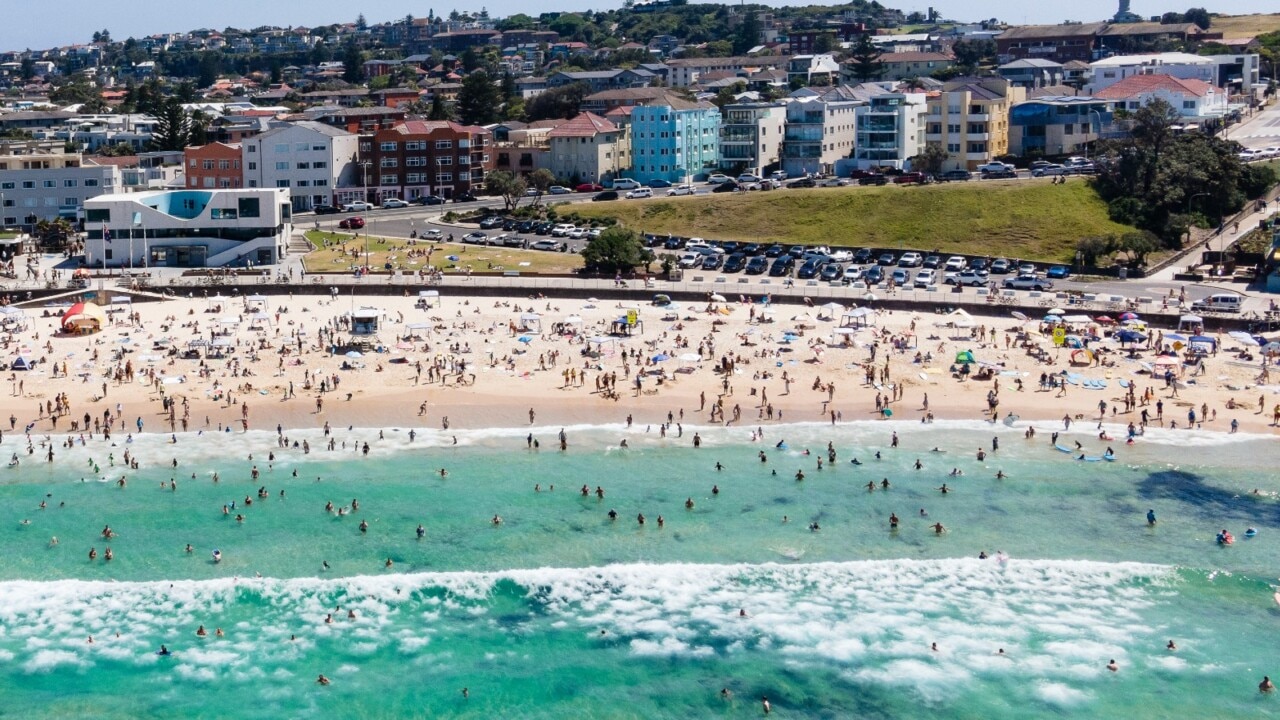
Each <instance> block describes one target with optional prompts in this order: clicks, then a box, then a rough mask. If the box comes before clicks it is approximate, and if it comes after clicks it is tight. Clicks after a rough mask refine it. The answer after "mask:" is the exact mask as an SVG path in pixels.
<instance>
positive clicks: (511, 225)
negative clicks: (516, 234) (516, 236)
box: [502, 218, 520, 230]
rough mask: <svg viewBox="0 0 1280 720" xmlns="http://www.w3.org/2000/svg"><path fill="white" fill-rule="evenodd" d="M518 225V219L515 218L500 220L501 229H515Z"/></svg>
mask: <svg viewBox="0 0 1280 720" xmlns="http://www.w3.org/2000/svg"><path fill="white" fill-rule="evenodd" d="M519 226H520V221H519V220H517V219H515V218H507V219H506V220H503V221H502V229H503V230H515V229H516V228H517V227H519Z"/></svg>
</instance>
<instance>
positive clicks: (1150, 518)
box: [1147, 508, 1156, 525]
mask: <svg viewBox="0 0 1280 720" xmlns="http://www.w3.org/2000/svg"><path fill="white" fill-rule="evenodd" d="M1147 524H1148V525H1155V524H1156V511H1155V509H1154V508H1153V509H1150V510H1147Z"/></svg>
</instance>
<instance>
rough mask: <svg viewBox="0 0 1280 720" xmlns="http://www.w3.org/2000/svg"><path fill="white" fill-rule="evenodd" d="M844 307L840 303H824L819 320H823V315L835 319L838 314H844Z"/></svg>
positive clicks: (819, 312) (819, 310)
mask: <svg viewBox="0 0 1280 720" xmlns="http://www.w3.org/2000/svg"><path fill="white" fill-rule="evenodd" d="M843 312H844V306H843V305H841V304H840V303H838V302H829V303H824V304H823V305H822V306H820V307H819V308H818V319H819V320H821V319H822V316H823V315H826V316H827V317H829V318H832V319H835V316H836V313H843Z"/></svg>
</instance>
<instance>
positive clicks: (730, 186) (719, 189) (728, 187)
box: [711, 180, 739, 193]
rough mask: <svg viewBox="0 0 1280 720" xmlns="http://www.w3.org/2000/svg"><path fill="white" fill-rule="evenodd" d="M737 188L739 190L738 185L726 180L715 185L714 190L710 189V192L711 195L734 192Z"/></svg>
mask: <svg viewBox="0 0 1280 720" xmlns="http://www.w3.org/2000/svg"><path fill="white" fill-rule="evenodd" d="M738 188H739V185H738V183H736V182H734V181H732V180H726V181H724V182H722V183H719V184H717V185H716V186H715V187H714V188H712V189H711V192H713V193H723V192H736V191H737V190H738Z"/></svg>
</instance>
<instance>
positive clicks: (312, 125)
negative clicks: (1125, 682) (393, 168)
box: [241, 120, 363, 211]
mask: <svg viewBox="0 0 1280 720" xmlns="http://www.w3.org/2000/svg"><path fill="white" fill-rule="evenodd" d="M357 146H358V137H357V136H356V135H354V134H352V133H349V132H347V131H346V130H342V129H340V128H335V127H331V126H329V125H325V124H324V123H318V122H314V121H310V120H304V121H300V122H295V123H281V124H279V125H277V126H275V127H273V128H272V129H270V130H268V131H267V132H265V133H263V134H261V135H257V136H255V137H252V138H249V139H247V140H245V141H244V142H242V143H241V161H242V166H243V167H244V186H245V187H246V188H288V189H289V193H290V201H291V202H292V204H293V209H294V210H298V211H302V210H310V209H311V208H313V207H315V206H317V205H329V204H331V203H332V202H333V198H334V191H335V189H336V188H342V187H358V186H359V183H360V181H361V180H362V179H363V178H361V177H360V169H359V168H358V167H357Z"/></svg>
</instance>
